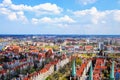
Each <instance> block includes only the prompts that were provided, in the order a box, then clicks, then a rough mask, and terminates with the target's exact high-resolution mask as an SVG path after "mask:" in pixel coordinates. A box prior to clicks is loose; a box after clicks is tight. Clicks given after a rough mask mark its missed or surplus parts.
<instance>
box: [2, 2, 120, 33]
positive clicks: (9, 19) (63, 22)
mask: <svg viewBox="0 0 120 80" xmlns="http://www.w3.org/2000/svg"><path fill="white" fill-rule="evenodd" d="M119 30H120V0H0V34H80V35H82V34H95V35H96V34H102V35H104V34H113V35H115V34H120V31H119Z"/></svg>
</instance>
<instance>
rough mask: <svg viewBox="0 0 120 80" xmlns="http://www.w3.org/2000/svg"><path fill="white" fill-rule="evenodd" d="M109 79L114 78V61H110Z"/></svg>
mask: <svg viewBox="0 0 120 80" xmlns="http://www.w3.org/2000/svg"><path fill="white" fill-rule="evenodd" d="M110 80H114V61H113V62H112V67H111V71H110Z"/></svg>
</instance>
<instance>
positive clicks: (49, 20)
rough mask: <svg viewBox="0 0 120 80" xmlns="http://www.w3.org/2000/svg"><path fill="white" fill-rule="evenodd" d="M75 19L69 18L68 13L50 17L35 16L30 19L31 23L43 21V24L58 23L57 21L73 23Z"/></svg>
mask: <svg viewBox="0 0 120 80" xmlns="http://www.w3.org/2000/svg"><path fill="white" fill-rule="evenodd" d="M74 22H75V20H73V19H72V18H70V17H69V16H68V15H65V16H63V17H59V18H50V17H43V18H40V19H37V18H33V19H32V23H34V24H37V23H45V24H53V23H56V24H59V23H64V24H67V23H74Z"/></svg>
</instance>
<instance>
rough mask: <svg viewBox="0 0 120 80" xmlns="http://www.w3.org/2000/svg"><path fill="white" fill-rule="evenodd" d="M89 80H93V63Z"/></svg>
mask: <svg viewBox="0 0 120 80" xmlns="http://www.w3.org/2000/svg"><path fill="white" fill-rule="evenodd" d="M89 80H93V68H92V62H91V65H90V73H89Z"/></svg>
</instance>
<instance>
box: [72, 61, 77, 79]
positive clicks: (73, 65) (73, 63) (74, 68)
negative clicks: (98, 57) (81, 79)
mask: <svg viewBox="0 0 120 80" xmlns="http://www.w3.org/2000/svg"><path fill="white" fill-rule="evenodd" d="M72 76H73V77H75V76H76V66H75V59H74V60H73V62H72Z"/></svg>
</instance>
